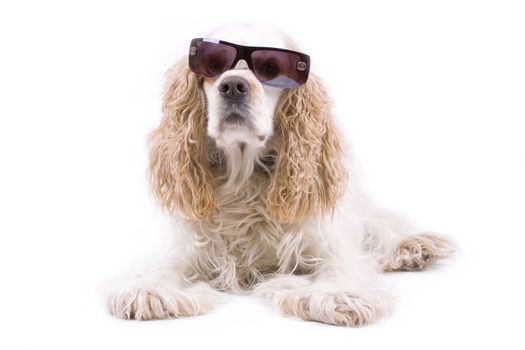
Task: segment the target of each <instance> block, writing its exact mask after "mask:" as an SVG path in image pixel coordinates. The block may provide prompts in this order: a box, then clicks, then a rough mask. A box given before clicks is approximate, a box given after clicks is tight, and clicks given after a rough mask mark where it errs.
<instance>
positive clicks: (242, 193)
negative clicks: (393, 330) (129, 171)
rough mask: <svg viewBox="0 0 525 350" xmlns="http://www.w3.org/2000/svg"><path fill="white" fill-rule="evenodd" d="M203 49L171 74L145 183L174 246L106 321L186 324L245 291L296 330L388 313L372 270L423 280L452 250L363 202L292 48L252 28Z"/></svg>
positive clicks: (305, 65) (318, 95) (114, 304)
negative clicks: (301, 324)
mask: <svg viewBox="0 0 525 350" xmlns="http://www.w3.org/2000/svg"><path fill="white" fill-rule="evenodd" d="M209 37H210V38H213V39H194V40H193V41H192V42H191V45H190V48H189V51H188V54H187V55H185V56H184V57H183V58H182V59H180V60H179V61H178V62H176V63H175V65H174V66H173V67H172V68H171V70H170V71H169V72H168V74H167V83H166V86H165V90H164V96H163V106H162V111H163V114H164V116H163V118H162V121H161V122H160V126H159V127H158V128H157V129H156V130H154V131H153V132H152V134H151V136H150V165H149V174H150V182H151V185H152V188H153V192H154V194H155V196H156V198H157V199H158V201H159V202H160V204H161V205H162V206H163V207H164V208H165V209H166V210H167V211H168V212H169V213H170V214H172V216H173V217H174V218H175V220H176V222H177V224H176V229H177V231H178V233H179V238H180V242H179V243H178V244H176V246H175V248H174V252H173V254H172V255H170V256H169V257H167V258H166V259H164V260H163V261H162V262H161V263H160V264H159V265H158V266H156V267H154V268H152V269H151V270H149V271H148V272H147V273H144V274H141V275H138V276H137V277H135V278H133V279H132V280H130V281H129V283H128V284H127V285H126V286H125V287H122V288H121V289H119V290H118V291H116V292H114V293H112V294H111V296H110V297H109V298H108V309H109V312H110V313H112V314H113V315H115V316H117V317H120V318H124V319H138V320H149V319H164V318H178V317H183V316H193V315H198V314H204V313H206V312H207V311H208V310H210V309H211V308H212V307H213V306H214V304H216V303H217V302H218V300H219V298H220V297H221V296H222V294H223V292H234V293H250V292H251V293H257V294H259V295H264V296H266V297H268V298H269V299H271V300H272V302H273V304H274V305H275V307H276V308H277V309H278V310H279V311H280V312H282V313H283V314H287V315H295V316H297V317H300V318H302V319H304V320H312V321H319V322H324V323H328V324H334V325H345V326H361V325H365V324H368V323H370V322H373V321H375V320H377V319H378V318H380V317H381V316H383V315H385V314H386V313H388V311H389V309H390V306H391V303H392V298H390V297H389V295H388V293H386V292H385V291H384V289H382V287H381V284H380V283H379V282H378V276H379V272H380V271H405V270H410V271H413V270H424V269H426V268H427V267H429V266H431V265H432V264H434V263H435V262H436V261H437V260H440V259H443V258H445V257H448V256H450V255H451V253H452V252H453V245H452V244H451V243H450V242H449V241H448V240H447V239H445V238H443V237H440V236H439V235H436V234H434V233H429V232H427V233H419V234H414V233H415V232H414V230H413V228H412V227H411V225H410V224H408V223H407V221H405V220H404V219H403V218H401V217H399V216H397V215H396V214H393V213H391V212H389V211H386V210H384V209H381V208H379V207H377V206H375V205H374V204H373V203H371V202H370V201H369V200H368V199H367V197H366V195H364V194H363V193H361V192H360V191H359V187H358V184H357V179H356V178H355V176H354V175H353V173H354V172H353V171H350V166H351V165H352V162H351V161H350V160H349V158H348V154H345V151H346V149H347V147H345V146H344V145H343V142H342V138H341V134H340V132H339V130H338V128H337V127H336V125H335V120H334V118H333V117H332V112H331V106H330V99H329V97H328V96H327V93H326V90H325V88H324V87H323V84H322V82H321V80H320V79H319V78H318V77H317V76H316V75H314V74H312V73H310V72H309V71H310V58H309V56H308V55H305V54H303V53H301V52H299V50H298V48H297V46H296V45H295V44H294V42H293V41H292V40H291V39H290V38H288V37H287V36H285V35H283V34H282V33H280V32H278V31H277V30H275V29H272V28H266V27H261V26H254V25H233V26H226V27H224V28H221V29H219V30H217V31H215V32H213V33H211V34H210V36H209ZM219 39H220V40H219ZM226 40H227V41H226Z"/></svg>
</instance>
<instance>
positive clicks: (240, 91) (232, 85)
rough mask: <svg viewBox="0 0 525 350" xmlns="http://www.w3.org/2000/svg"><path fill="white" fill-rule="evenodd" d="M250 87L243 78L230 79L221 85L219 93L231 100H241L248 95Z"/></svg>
mask: <svg viewBox="0 0 525 350" xmlns="http://www.w3.org/2000/svg"><path fill="white" fill-rule="evenodd" d="M249 86H250V85H248V82H247V81H246V80H244V79H243V78H239V77H228V78H225V79H224V80H223V81H222V83H221V84H220V85H219V92H220V93H221V96H222V97H224V98H227V99H229V100H240V99H241V98H243V97H244V96H246V95H247V94H248V90H249Z"/></svg>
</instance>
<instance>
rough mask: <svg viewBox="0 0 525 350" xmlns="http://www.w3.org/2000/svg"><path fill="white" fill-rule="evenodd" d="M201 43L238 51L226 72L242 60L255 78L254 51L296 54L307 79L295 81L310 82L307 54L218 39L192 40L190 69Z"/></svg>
mask: <svg viewBox="0 0 525 350" xmlns="http://www.w3.org/2000/svg"><path fill="white" fill-rule="evenodd" d="M199 42H208V43H212V44H222V45H227V46H231V47H233V48H234V49H235V50H236V56H235V59H234V60H233V63H232V64H231V66H230V67H228V69H226V70H229V69H232V68H233V67H235V65H236V64H237V62H239V61H240V60H244V61H246V63H247V64H248V68H249V69H250V70H251V71H252V72H254V74H255V77H257V74H256V73H255V69H254V67H253V63H252V57H251V55H252V53H253V52H254V51H259V50H268V51H278V52H284V53H291V54H295V55H297V56H299V59H300V61H298V62H297V64H296V67H295V69H297V70H298V71H299V72H301V73H302V74H304V77H305V79H304V81H303V82H297V81H295V80H294V81H295V82H296V83H297V85H301V84H304V83H306V82H307V81H308V75H309V73H310V56H308V55H307V54H304V53H302V52H298V51H293V50H288V49H283V48H280V47H268V46H244V45H239V44H234V43H231V42H229V41H224V40H217V39H211V38H195V39H192V40H191V44H190V49H189V59H188V61H189V62H188V63H189V65H190V68H191V57H192V56H194V55H195V54H196V53H197V43H199ZM300 64H301V65H300ZM226 70H225V71H226ZM192 71H193V69H192ZM193 72H194V73H196V74H199V75H204V76H207V75H205V74H202V73H198V72H195V71H193ZM220 74H222V73H219V74H217V75H213V76H208V77H209V78H213V77H216V76H218V75H220ZM257 79H258V80H259V78H257ZM259 81H260V82H261V83H262V84H264V83H265V82H264V81H261V80H259Z"/></svg>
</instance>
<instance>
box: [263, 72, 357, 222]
mask: <svg viewBox="0 0 525 350" xmlns="http://www.w3.org/2000/svg"><path fill="white" fill-rule="evenodd" d="M276 123H277V125H276V133H277V135H279V137H280V140H281V145H280V150H279V154H278V157H277V165H276V169H275V170H274V173H273V175H272V178H271V182H270V187H269V192H268V197H267V209H268V211H269V212H270V214H271V215H272V216H273V217H274V219H276V220H278V221H280V222H282V223H294V222H298V221H300V220H304V219H307V218H309V217H312V216H315V215H317V214H322V213H326V212H328V211H330V210H333V208H334V207H335V204H336V201H337V200H338V198H339V197H340V196H341V195H342V193H343V191H344V187H345V185H346V180H347V173H346V170H345V168H344V166H343V159H342V158H343V155H342V153H343V152H342V147H341V140H340V136H339V132H338V130H337V129H336V128H335V126H334V121H333V119H332V115H331V110H330V100H329V98H328V95H327V93H326V90H325V88H324V87H323V85H322V82H321V80H320V79H319V78H318V77H316V76H315V75H313V74H311V75H310V78H309V79H308V81H307V83H306V84H304V85H301V86H299V87H297V88H295V89H289V90H287V91H285V94H284V95H283V98H282V100H281V102H280V105H279V107H278V110H277V120H276Z"/></svg>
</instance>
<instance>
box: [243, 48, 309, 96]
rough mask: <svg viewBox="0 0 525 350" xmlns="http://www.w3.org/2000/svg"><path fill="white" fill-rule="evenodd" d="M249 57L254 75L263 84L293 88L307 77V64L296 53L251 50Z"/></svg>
mask: <svg viewBox="0 0 525 350" xmlns="http://www.w3.org/2000/svg"><path fill="white" fill-rule="evenodd" d="M251 59H252V65H253V70H254V73H255V76H256V77H257V79H259V80H260V81H261V82H262V83H264V84H265V85H269V86H274V87H280V88H293V87H296V86H297V85H299V84H302V83H305V82H306V79H307V78H308V69H307V66H306V64H305V63H304V62H302V61H301V57H300V56H299V55H297V54H294V53H291V52H282V51H277V50H257V51H254V52H252V55H251Z"/></svg>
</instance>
